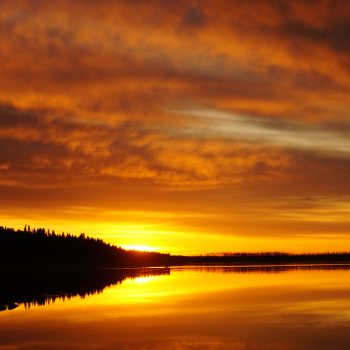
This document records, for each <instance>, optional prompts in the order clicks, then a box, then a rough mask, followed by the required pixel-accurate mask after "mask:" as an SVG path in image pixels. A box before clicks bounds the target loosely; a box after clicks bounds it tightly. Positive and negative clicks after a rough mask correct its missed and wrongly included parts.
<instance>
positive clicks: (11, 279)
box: [0, 268, 170, 311]
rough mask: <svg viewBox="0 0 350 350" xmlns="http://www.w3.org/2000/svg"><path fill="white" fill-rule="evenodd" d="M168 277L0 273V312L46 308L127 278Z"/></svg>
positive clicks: (145, 271) (149, 271)
mask: <svg viewBox="0 0 350 350" xmlns="http://www.w3.org/2000/svg"><path fill="white" fill-rule="evenodd" d="M165 274H170V270H169V269H168V268H134V269H73V270H72V269H70V270H67V269H62V270H52V271H44V270H42V271H36V272H34V271H28V270H27V271H26V272H24V273H18V272H17V273H16V274H14V273H6V272H4V273H1V274H0V278H1V289H0V311H4V310H12V309H15V308H16V307H17V306H18V305H19V304H24V306H25V307H26V308H29V307H30V306H34V305H45V304H50V303H53V302H55V300H56V299H60V300H66V299H70V298H72V297H75V296H80V297H81V298H84V297H86V296H89V295H92V294H96V293H101V292H102V291H103V290H104V289H105V288H106V287H109V286H112V285H117V284H120V283H122V282H123V281H124V280H125V279H127V278H136V277H141V276H142V277H144V276H154V275H165Z"/></svg>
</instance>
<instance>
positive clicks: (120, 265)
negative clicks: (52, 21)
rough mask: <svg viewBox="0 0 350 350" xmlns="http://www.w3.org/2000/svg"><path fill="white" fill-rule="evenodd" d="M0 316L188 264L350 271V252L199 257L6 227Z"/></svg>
mask: <svg viewBox="0 0 350 350" xmlns="http://www.w3.org/2000/svg"><path fill="white" fill-rule="evenodd" d="M0 249H1V254H0V280H1V288H0V311H5V310H12V309H15V308H16V307H17V306H18V305H19V304H24V305H25V307H27V308H28V307H30V306H33V305H37V304H38V305H44V304H47V303H52V302H54V301H55V300H56V299H70V298H71V297H74V296H80V297H82V298H83V297H85V296H88V295H90V294H94V293H100V292H102V291H103V289H104V288H106V287H108V286H111V285H116V284H120V283H122V281H124V280H125V279H127V278H136V277H139V276H149V275H161V274H170V271H171V270H170V269H169V268H168V267H169V266H178V268H181V266H182V265H186V266H187V267H186V268H188V265H190V266H192V267H191V268H196V269H203V270H205V271H206V272H212V271H213V272H217V271H218V269H219V270H220V272H225V273H250V272H261V273H280V272H285V271H289V270H295V269H303V270H305V269H306V270H315V269H317V270H320V269H322V270H338V269H350V253H347V252H345V253H322V254H286V253H278V252H271V253H223V254H215V255H214V254H211V255H210V254H208V255H197V256H182V255H170V254H162V253H154V252H139V251H130V250H125V249H122V248H120V247H116V246H112V245H110V244H107V243H105V242H103V241H102V240H99V239H94V238H89V237H87V236H85V235H83V234H82V235H80V236H73V235H70V234H56V233H54V232H49V231H46V230H44V229H33V230H31V229H30V228H28V227H26V228H25V229H24V230H14V229H11V228H5V227H0Z"/></svg>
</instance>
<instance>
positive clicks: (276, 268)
mask: <svg viewBox="0 0 350 350" xmlns="http://www.w3.org/2000/svg"><path fill="white" fill-rule="evenodd" d="M174 269H178V270H181V269H182V268H181V267H179V268H174ZM186 270H193V271H199V272H204V273H218V272H219V273H262V274H264V273H283V272H288V271H298V270H302V271H338V270H350V265H345V264H328V265H327V264H315V265H312V264H308V265H255V266H254V265H246V266H189V267H186Z"/></svg>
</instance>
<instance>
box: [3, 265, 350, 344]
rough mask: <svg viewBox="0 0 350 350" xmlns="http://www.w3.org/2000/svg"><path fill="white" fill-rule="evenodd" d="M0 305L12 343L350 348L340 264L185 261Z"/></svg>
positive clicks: (346, 283)
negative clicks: (93, 288) (28, 304)
mask: <svg viewBox="0 0 350 350" xmlns="http://www.w3.org/2000/svg"><path fill="white" fill-rule="evenodd" d="M158 272H161V273H160V274H157V273H155V274H152V275H137V276H134V277H133V278H124V279H122V280H121V281H122V283H120V282H119V283H118V284H117V285H113V284H112V285H110V286H107V287H105V289H104V290H103V292H100V293H95V294H91V295H90V296H89V297H86V298H85V299H84V300H82V299H81V298H80V297H72V298H71V299H70V302H62V301H63V300H62V299H58V300H56V303H54V304H51V305H46V306H43V307H32V308H30V309H29V310H26V309H25V308H24V305H23V304H21V305H20V306H19V307H18V308H16V309H14V310H13V311H11V312H2V313H0V350H9V349H11V350H12V349H21V350H32V349H68V350H70V349H72V350H73V349H78V350H79V349H88V350H90V349H91V350H92V349H104V350H107V349H122V350H130V349H136V350H151V349H156V350H158V349H159V350H160V349H164V350H183V349H191V350H197V349H207V350H209V349H212V350H219V349H224V350H227V349H239V350H243V349H244V350H246V349H269V350H275V349H276V350H277V349H278V350H280V349H282V350H284V349H286V350H297V349H298V350H299V349H301V350H304V349H305V350H306V349H308V350H314V349H315V350H316V349H317V350H319V349H320V350H325V349H336V350H338V349H340V350H343V349H344V350H345V349H350V332H349V330H350V279H349V277H350V271H349V267H348V266H346V265H341V266H329V265H326V266H307V267H306V268H305V267H300V266H288V267H285V266H284V267H278V268H277V269H276V268H275V267H272V266H270V267H263V268H262V267H247V266H244V267H209V268H203V267H188V268H175V269H173V268H171V270H170V273H169V270H164V271H163V272H164V273H163V272H162V271H158Z"/></svg>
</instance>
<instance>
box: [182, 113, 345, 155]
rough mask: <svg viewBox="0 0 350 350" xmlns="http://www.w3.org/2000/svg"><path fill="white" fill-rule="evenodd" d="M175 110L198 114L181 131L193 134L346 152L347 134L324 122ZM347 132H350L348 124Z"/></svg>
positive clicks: (306, 148) (319, 150)
mask: <svg viewBox="0 0 350 350" xmlns="http://www.w3.org/2000/svg"><path fill="white" fill-rule="evenodd" d="M178 113H181V114H184V115H188V116H192V117H197V118H198V120H196V119H194V120H193V119H192V121H191V122H190V124H191V126H189V127H187V128H186V127H185V128H184V131H185V133H190V134H193V135H195V136H197V137H204V138H206V137H207V138H215V139H217V138H222V139H229V140H239V141H248V142H253V143H263V144H267V145H271V146H277V147H287V148H293V149H300V150H306V151H316V152H322V153H336V154H338V155H342V156H347V157H348V156H350V138H349V134H347V133H344V130H329V127H328V128H327V126H326V127H322V126H318V125H310V124H306V123H304V124H302V123H301V122H299V123H293V122H290V121H284V120H281V119H273V118H266V117H265V118H264V117H252V116H247V115H242V114H236V113H233V112H227V111H223V110H218V109H208V108H200V107H199V108H190V109H183V110H180V111H178ZM348 132H349V133H350V125H349V131H348Z"/></svg>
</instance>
